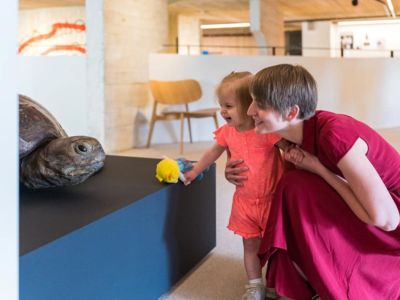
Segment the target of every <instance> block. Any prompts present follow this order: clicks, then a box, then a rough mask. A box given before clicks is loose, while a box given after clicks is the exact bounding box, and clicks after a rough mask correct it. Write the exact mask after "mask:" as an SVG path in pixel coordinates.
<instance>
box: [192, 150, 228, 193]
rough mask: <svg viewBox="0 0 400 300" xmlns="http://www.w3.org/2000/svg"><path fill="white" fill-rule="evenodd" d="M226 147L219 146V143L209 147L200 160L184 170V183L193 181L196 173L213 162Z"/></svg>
mask: <svg viewBox="0 0 400 300" xmlns="http://www.w3.org/2000/svg"><path fill="white" fill-rule="evenodd" d="M225 149H226V148H224V147H222V146H220V145H219V144H217V143H215V144H214V145H213V146H212V147H211V148H209V149H208V150H207V151H206V152H205V153H204V154H203V156H202V157H201V158H200V160H199V161H198V162H197V163H195V164H194V165H193V169H191V170H190V171H188V172H186V173H185V174H184V176H185V179H186V181H185V184H186V185H187V184H189V183H190V182H191V181H193V180H194V179H195V178H196V177H197V175H199V174H200V173H201V172H203V171H204V170H205V169H206V168H207V167H209V166H210V165H211V164H212V163H213V162H215V161H216V160H217V159H218V157H220V156H221V154H222V153H223V152H224V151H225Z"/></svg>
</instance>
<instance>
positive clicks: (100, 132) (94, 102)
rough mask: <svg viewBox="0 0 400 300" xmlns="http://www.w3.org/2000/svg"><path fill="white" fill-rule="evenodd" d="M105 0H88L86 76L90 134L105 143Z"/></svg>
mask: <svg viewBox="0 0 400 300" xmlns="http://www.w3.org/2000/svg"><path fill="white" fill-rule="evenodd" d="M103 23H104V22H103V0H86V43H87V46H86V47H87V52H86V76H87V93H86V95H87V107H86V111H87V118H88V122H87V124H88V131H89V135H90V136H93V137H95V138H97V139H98V140H99V142H100V143H101V144H102V145H103V146H104V144H105V109H104V107H105V96H104V30H103V28H104V26H103Z"/></svg>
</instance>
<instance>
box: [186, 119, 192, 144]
mask: <svg viewBox="0 0 400 300" xmlns="http://www.w3.org/2000/svg"><path fill="white" fill-rule="evenodd" d="M187 120H188V127H189V139H190V143H191V144H192V143H193V139H192V125H191V121H190V117H187Z"/></svg>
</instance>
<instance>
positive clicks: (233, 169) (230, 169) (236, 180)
mask: <svg viewBox="0 0 400 300" xmlns="http://www.w3.org/2000/svg"><path fill="white" fill-rule="evenodd" d="M243 163H244V161H243V159H237V160H230V155H229V153H228V160H227V162H226V165H225V178H226V180H228V181H229V182H230V183H232V184H234V185H236V186H241V185H243V182H244V181H246V180H247V176H246V175H243V173H244V172H247V171H248V170H249V168H248V167H247V166H246V165H242V166H239V165H240V164H243Z"/></svg>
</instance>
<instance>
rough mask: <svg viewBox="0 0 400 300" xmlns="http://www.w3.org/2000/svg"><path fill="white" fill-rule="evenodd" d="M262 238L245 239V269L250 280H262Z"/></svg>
mask: <svg viewBox="0 0 400 300" xmlns="http://www.w3.org/2000/svg"><path fill="white" fill-rule="evenodd" d="M260 244H261V238H259V237H255V238H248V239H245V238H243V251H244V255H243V256H244V267H245V269H246V273H247V278H248V279H249V280H252V279H257V278H261V265H260V259H259V257H258V255H257V254H258V250H259V249H260Z"/></svg>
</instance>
